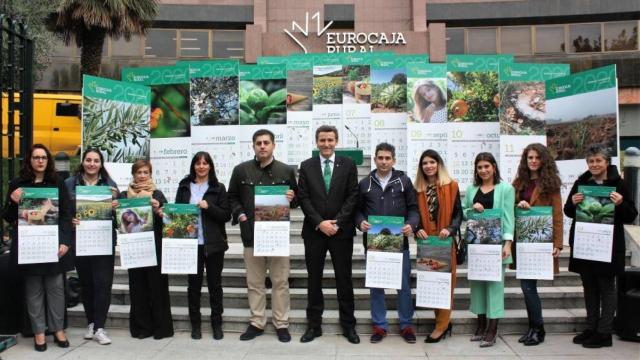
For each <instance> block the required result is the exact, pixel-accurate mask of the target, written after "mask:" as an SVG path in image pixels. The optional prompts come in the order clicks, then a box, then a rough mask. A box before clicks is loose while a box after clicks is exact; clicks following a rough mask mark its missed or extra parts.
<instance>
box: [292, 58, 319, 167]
mask: <svg viewBox="0 0 640 360" xmlns="http://www.w3.org/2000/svg"><path fill="white" fill-rule="evenodd" d="M287 59H288V61H287V145H288V146H287V160H288V161H287V163H288V164H289V165H296V166H298V165H300V163H301V162H303V161H304V160H306V159H307V158H309V154H311V150H312V149H313V146H314V145H315V141H314V129H312V123H313V102H312V100H313V93H312V90H313V60H312V59H311V58H310V57H291V58H287Z"/></svg>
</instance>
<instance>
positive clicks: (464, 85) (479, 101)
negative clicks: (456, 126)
mask: <svg viewBox="0 0 640 360" xmlns="http://www.w3.org/2000/svg"><path fill="white" fill-rule="evenodd" d="M498 90H499V89H498V73H497V72H493V71H490V72H475V71H474V72H458V71H455V72H448V73H447V106H448V107H449V110H448V119H449V121H456V122H459V121H464V122H472V121H475V122H497V121H498V107H499V105H500V95H499V93H498Z"/></svg>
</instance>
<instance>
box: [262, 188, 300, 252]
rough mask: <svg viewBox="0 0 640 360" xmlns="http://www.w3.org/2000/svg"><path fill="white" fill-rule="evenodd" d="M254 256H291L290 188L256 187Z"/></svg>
mask: <svg viewBox="0 0 640 360" xmlns="http://www.w3.org/2000/svg"><path fill="white" fill-rule="evenodd" d="M254 191H255V211H254V219H255V223H254V229H253V233H254V239H253V240H254V241H253V243H254V244H253V255H254V256H289V235H290V228H291V222H290V207H289V200H287V196H286V194H287V191H289V187H288V186H282V185H273V186H255V187H254Z"/></svg>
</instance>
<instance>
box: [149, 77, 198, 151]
mask: <svg viewBox="0 0 640 360" xmlns="http://www.w3.org/2000/svg"><path fill="white" fill-rule="evenodd" d="M189 99H190V97H189V84H170V85H153V86H151V117H150V122H149V124H150V126H151V138H153V139H157V138H173V137H189V136H191V124H190V116H189V111H190V107H189Z"/></svg>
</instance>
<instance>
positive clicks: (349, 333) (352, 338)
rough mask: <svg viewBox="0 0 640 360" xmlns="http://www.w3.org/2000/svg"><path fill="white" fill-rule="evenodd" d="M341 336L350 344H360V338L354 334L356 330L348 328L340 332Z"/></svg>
mask: <svg viewBox="0 0 640 360" xmlns="http://www.w3.org/2000/svg"><path fill="white" fill-rule="evenodd" d="M342 336H344V337H346V338H347V341H349V342H350V343H352V344H360V336H358V334H357V333H356V328H353V327H352V328H348V329H344V330H343V331H342Z"/></svg>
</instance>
